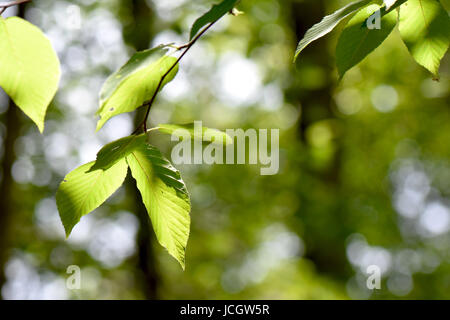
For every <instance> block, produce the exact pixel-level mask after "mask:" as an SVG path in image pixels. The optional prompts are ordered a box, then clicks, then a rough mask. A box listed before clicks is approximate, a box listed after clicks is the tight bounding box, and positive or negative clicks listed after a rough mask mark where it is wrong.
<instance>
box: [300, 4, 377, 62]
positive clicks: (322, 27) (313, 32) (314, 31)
mask: <svg viewBox="0 0 450 320" xmlns="http://www.w3.org/2000/svg"><path fill="white" fill-rule="evenodd" d="M370 2H371V0H359V1H354V2H351V3H349V4H348V5H346V6H345V7H342V8H341V9H339V10H337V11H335V12H334V13H333V14H330V15H328V16H326V17H324V18H323V19H322V21H320V22H319V23H317V24H315V25H313V26H312V27H311V28H310V29H309V30H308V31H307V32H306V34H305V36H304V37H303V39H302V40H300V42H299V44H298V46H297V50H296V51H295V58H294V61H295V60H296V59H297V57H298V55H299V54H300V52H302V51H303V49H305V48H306V47H307V46H308V45H309V44H310V43H311V42H314V41H316V40H317V39H319V38H322V37H323V36H325V35H327V34H328V33H330V32H331V31H333V29H334V28H336V26H337V25H338V24H339V23H340V22H341V21H342V20H344V19H345V18H347V17H348V16H350V15H351V14H352V13H354V12H356V11H357V10H359V9H360V8H362V7H363V6H365V5H367V4H369V3H370Z"/></svg>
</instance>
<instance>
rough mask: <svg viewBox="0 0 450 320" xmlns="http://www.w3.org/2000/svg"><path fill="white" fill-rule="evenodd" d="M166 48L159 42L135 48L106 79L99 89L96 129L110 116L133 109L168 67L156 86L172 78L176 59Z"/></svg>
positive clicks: (154, 86)
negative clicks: (143, 47)
mask: <svg viewBox="0 0 450 320" xmlns="http://www.w3.org/2000/svg"><path fill="white" fill-rule="evenodd" d="M166 52H167V50H166V49H164V47H163V46H159V47H157V48H154V49H150V50H145V51H141V52H137V53H136V54H134V55H133V56H132V57H131V59H130V60H129V61H128V62H127V63H126V64H125V65H124V66H122V67H121V68H120V69H119V71H117V72H115V73H113V74H112V75H111V76H110V77H109V78H108V79H107V80H106V82H105V84H104V85H103V87H102V90H101V93H100V108H99V110H98V111H97V115H99V116H100V120H99V121H98V123H97V131H98V130H100V128H101V127H102V126H103V125H104V124H105V122H106V121H108V120H109V119H110V118H112V117H113V116H116V115H118V114H121V113H125V112H131V111H134V110H136V109H137V108H138V107H140V106H141V105H142V104H143V103H144V102H146V101H148V100H149V99H150V98H151V97H152V96H153V94H154V93H155V91H156V88H157V87H158V84H159V83H160V81H161V79H162V77H163V76H164V75H165V74H166V73H167V72H168V71H169V70H170V69H171V68H173V69H172V70H171V71H170V73H169V74H168V75H167V76H166V77H165V78H164V82H163V83H162V85H161V87H160V88H159V89H160V90H161V89H162V88H163V87H164V86H165V85H166V84H167V83H168V82H170V81H172V79H173V78H174V77H175V75H176V74H177V72H178V65H176V66H175V67H174V65H175V63H176V61H177V59H176V58H175V57H171V56H167V55H165V54H166Z"/></svg>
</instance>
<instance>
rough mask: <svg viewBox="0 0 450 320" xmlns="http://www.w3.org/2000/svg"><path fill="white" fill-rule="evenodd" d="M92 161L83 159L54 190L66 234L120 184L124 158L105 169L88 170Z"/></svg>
mask: <svg viewBox="0 0 450 320" xmlns="http://www.w3.org/2000/svg"><path fill="white" fill-rule="evenodd" d="M93 164H94V162H89V163H86V164H84V165H82V166H80V167H78V168H76V169H75V170H73V171H72V172H70V173H69V174H68V175H67V176H66V177H65V178H64V180H63V182H61V184H60V186H59V189H58V191H57V193H56V204H57V206H58V211H59V215H60V217H61V221H62V223H63V225H64V228H65V230H66V235H67V236H69V235H70V233H71V232H72V229H73V227H74V226H75V225H76V224H77V223H78V222H79V221H80V219H81V217H82V216H84V215H86V214H88V213H90V212H92V211H93V210H94V209H96V208H97V207H99V206H100V205H101V204H102V203H103V202H105V201H106V199H108V198H109V197H110V196H111V195H112V194H113V193H114V192H115V191H116V190H117V189H118V188H119V187H120V186H121V185H122V183H123V181H124V180H125V176H126V175H127V170H128V166H127V163H126V161H125V159H122V160H120V161H119V162H117V163H116V164H115V165H113V166H112V167H111V168H109V169H107V170H95V171H91V172H89V169H90V168H91V167H92V165H93Z"/></svg>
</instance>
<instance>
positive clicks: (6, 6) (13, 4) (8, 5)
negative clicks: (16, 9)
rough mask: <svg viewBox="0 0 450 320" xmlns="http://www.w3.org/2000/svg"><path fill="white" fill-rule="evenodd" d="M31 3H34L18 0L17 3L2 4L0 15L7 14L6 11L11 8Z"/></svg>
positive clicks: (29, 0)
mask: <svg viewBox="0 0 450 320" xmlns="http://www.w3.org/2000/svg"><path fill="white" fill-rule="evenodd" d="M31 1H33V0H16V1H10V2H4V3H0V8H1V9H0V14H2V13H3V12H5V10H6V9H8V8H9V7H13V6H17V5H19V4H22V3H26V2H31Z"/></svg>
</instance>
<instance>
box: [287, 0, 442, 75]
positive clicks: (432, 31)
mask: <svg viewBox="0 0 450 320" xmlns="http://www.w3.org/2000/svg"><path fill="white" fill-rule="evenodd" d="M374 2H381V1H372V0H358V1H354V2H352V3H350V4H348V5H346V6H345V7H343V8H341V9H339V10H337V11H336V12H334V13H333V14H331V15H329V16H326V17H325V18H323V20H322V21H321V22H320V23H318V24H316V25H314V26H313V27H312V28H311V29H309V30H308V31H307V32H306V34H305V36H304V38H303V39H302V40H301V41H300V43H299V44H298V47H297V50H296V53H295V59H297V57H298V56H299V54H300V53H301V52H302V50H303V49H305V47H306V46H308V45H309V44H310V43H311V42H313V41H315V40H317V39H319V38H321V37H323V36H324V35H326V34H328V33H329V32H331V31H332V30H333V29H334V28H335V27H336V26H337V25H338V24H339V23H340V22H341V21H343V20H344V19H346V18H348V17H350V16H351V15H353V17H352V18H351V19H350V20H349V21H348V22H347V25H346V26H345V28H344V30H343V31H342V33H341V35H340V37H339V40H338V44H337V47H336V64H337V68H338V71H339V75H340V77H341V78H342V77H343V76H344V74H345V73H346V72H347V71H348V70H349V69H351V68H352V67H354V66H355V65H357V64H358V63H359V62H361V61H362V60H363V59H364V58H365V57H367V56H368V55H369V54H370V53H371V52H372V51H373V50H375V49H376V48H377V47H378V46H380V45H381V44H382V43H383V41H384V40H385V39H386V38H387V37H388V36H389V34H390V33H391V32H392V30H393V29H394V28H395V26H396V25H398V29H399V31H400V35H401V38H402V40H403V42H404V43H405V45H406V46H407V48H408V50H409V52H410V53H411V55H412V57H413V58H414V59H415V60H416V61H417V63H419V64H420V65H422V66H423V67H425V68H426V69H428V70H429V71H430V72H431V73H432V74H433V75H434V76H435V77H436V78H437V77H438V71H439V65H440V62H441V59H442V58H443V57H444V55H445V53H446V52H447V49H448V47H449V44H450V18H449V15H448V13H447V11H446V10H445V9H444V7H443V6H442V4H441V3H440V1H439V0H383V3H380V4H376V3H374ZM374 14H377V17H378V18H379V19H380V22H381V28H379V29H377V28H369V27H368V22H369V19H371V17H372V16H373V15H374Z"/></svg>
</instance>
